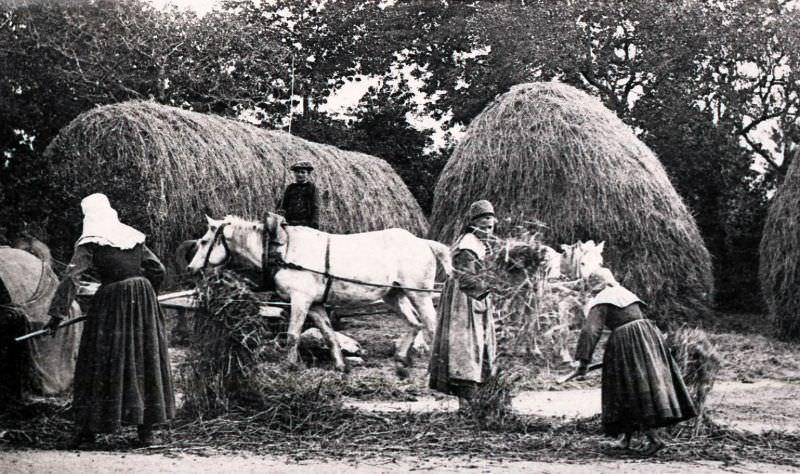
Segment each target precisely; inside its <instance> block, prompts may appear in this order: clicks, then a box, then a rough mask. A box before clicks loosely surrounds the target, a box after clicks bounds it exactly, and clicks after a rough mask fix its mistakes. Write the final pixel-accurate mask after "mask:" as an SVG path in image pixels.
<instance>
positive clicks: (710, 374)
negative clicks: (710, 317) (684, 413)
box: [666, 326, 722, 416]
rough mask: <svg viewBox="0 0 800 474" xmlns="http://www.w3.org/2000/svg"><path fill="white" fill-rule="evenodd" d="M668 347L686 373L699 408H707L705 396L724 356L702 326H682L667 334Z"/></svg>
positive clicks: (698, 409) (703, 409)
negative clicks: (721, 356)
mask: <svg viewBox="0 0 800 474" xmlns="http://www.w3.org/2000/svg"><path fill="white" fill-rule="evenodd" d="M666 345H667V348H668V349H669V351H670V353H672V357H674V358H675V362H677V364H678V368H679V369H680V370H681V375H683V381H684V382H685V383H686V387H687V388H688V389H689V393H690V394H691V396H692V400H694V403H695V407H696V408H697V411H698V412H699V413H700V414H701V416H702V414H703V413H704V412H705V405H706V399H707V398H708V394H709V393H710V392H711V389H712V388H714V381H715V380H716V378H717V374H718V373H719V370H720V367H721V366H722V360H721V358H720V356H719V352H718V351H717V348H716V347H714V344H712V343H711V340H709V338H708V334H706V332H705V331H703V330H702V329H699V328H690V327H688V326H681V327H680V328H678V329H677V330H675V331H672V332H670V333H669V335H668V336H667V341H666Z"/></svg>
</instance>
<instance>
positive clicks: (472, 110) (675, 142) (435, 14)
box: [398, 0, 800, 306]
mask: <svg viewBox="0 0 800 474" xmlns="http://www.w3.org/2000/svg"><path fill="white" fill-rule="evenodd" d="M399 8H403V9H405V10H406V13H405V16H406V17H412V18H416V21H417V22H418V23H419V24H417V25H415V28H416V31H418V32H419V34H418V35H416V36H412V37H411V38H410V39H409V40H408V41H407V44H408V46H407V48H408V51H407V52H406V54H405V56H406V57H407V58H409V59H408V61H409V62H410V63H413V64H415V65H416V67H417V71H418V75H419V77H421V78H425V86H424V87H423V91H425V92H426V93H427V94H428V96H429V97H431V98H434V97H435V98H436V100H435V101H433V100H432V101H431V102H430V104H429V107H430V109H431V111H432V112H433V113H435V114H437V115H439V116H446V115H447V114H448V113H451V117H452V119H451V120H452V122H454V123H464V124H468V123H469V122H470V121H471V120H472V119H473V118H474V117H475V116H476V115H477V114H478V113H479V112H480V111H481V110H483V108H484V107H485V106H486V105H487V104H488V103H489V101H491V100H492V98H493V97H494V96H496V95H498V94H500V93H504V92H506V91H507V90H509V89H510V87H511V86H512V85H514V84H518V83H521V82H531V81H541V80H550V79H558V80H561V81H564V82H567V83H569V84H572V85H574V86H576V87H578V88H581V89H584V90H586V91H588V92H590V93H592V94H593V95H597V96H598V97H600V98H601V99H602V100H603V102H604V103H605V105H606V106H607V107H609V108H610V109H612V110H613V111H614V112H615V113H616V114H617V115H618V116H619V117H620V118H622V119H623V120H624V121H625V122H626V123H628V124H629V125H631V126H633V127H634V128H635V129H636V130H637V133H638V134H639V135H640V137H641V138H642V139H643V140H644V141H645V143H647V144H648V145H649V146H651V148H653V150H654V151H655V152H656V153H657V155H658V156H659V157H660V158H661V160H662V161H663V162H664V165H665V167H666V168H667V172H668V174H669V176H670V178H671V180H672V181H673V183H674V185H675V187H676V188H677V189H678V190H679V191H680V193H681V195H682V197H684V199H686V200H687V203H688V204H689V206H690V208H691V209H692V211H693V213H694V214H695V215H696V216H697V220H698V223H699V225H700V228H701V230H702V232H703V235H704V238H705V239H706V242H707V243H708V245H709V248H710V250H711V251H712V253H713V255H714V257H715V261H716V279H717V282H719V283H720V284H721V285H722V287H721V296H723V298H720V301H726V302H730V303H731V305H733V306H735V305H737V304H739V305H741V304H749V306H753V305H758V304H759V301H760V299H759V295H758V292H757V291H756V290H755V289H756V288H757V286H758V285H756V284H755V283H756V282H755V279H754V275H755V271H754V269H755V268H756V267H757V259H756V257H755V255H756V252H755V249H756V247H755V246H756V245H757V241H758V235H759V234H760V230H761V226H762V223H763V215H764V214H765V212H764V210H765V209H764V206H765V203H766V194H765V192H766V191H768V190H769V189H770V188H774V183H775V182H779V181H780V179H781V177H782V176H783V175H784V174H785V172H786V169H787V167H788V163H789V161H790V160H789V156H790V155H791V151H792V150H793V149H794V148H795V147H796V146H797V144H798V142H799V141H800V136H798V126H800V120H799V119H798V114H799V113H800V95H799V94H798V91H799V90H800V48H799V47H798V44H799V43H800V15H797V14H796V13H797V12H796V11H793V10H792V8H794V7H792V6H791V5H790V4H789V2H781V1H773V0H770V1H764V2H752V1H748V0H727V1H722V2H700V1H692V2H660V1H657V0H642V1H637V2H627V1H623V0H612V1H606V0H593V1H587V2H570V1H567V0H562V1H555V2H554V1H545V0H539V1H531V2H524V3H523V2H488V1H477V2H469V3H462V2H444V1H436V2H425V3H424V4H421V3H419V2H400V3H399ZM398 28H402V25H401V24H398ZM765 134H766V135H770V136H771V137H772V138H773V139H774V140H775V143H776V146H775V147H774V149H772V148H770V147H765V146H762V145H760V144H759V143H760V140H759V138H758V137H759V136H762V135H765ZM754 162H756V164H757V165H758V167H763V168H764V169H765V173H764V174H763V175H762V176H758V177H756V176H754V175H755V173H753V171H752V170H751V169H750V168H751V165H752V164H753V163H754ZM709 178H710V180H711V183H709V182H708V181H709ZM756 178H758V179H756ZM709 184H710V185H709ZM744 216H747V217H746V218H743V217H744ZM742 259H744V260H742ZM732 275H735V277H732ZM727 296H731V297H732V299H730V298H727Z"/></svg>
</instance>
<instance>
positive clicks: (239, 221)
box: [222, 214, 264, 230]
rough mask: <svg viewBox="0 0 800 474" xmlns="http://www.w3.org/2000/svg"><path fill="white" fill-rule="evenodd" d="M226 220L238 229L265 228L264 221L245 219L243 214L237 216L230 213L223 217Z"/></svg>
mask: <svg viewBox="0 0 800 474" xmlns="http://www.w3.org/2000/svg"><path fill="white" fill-rule="evenodd" d="M222 220H223V221H224V222H227V223H228V224H230V225H231V226H233V227H234V228H236V229H242V228H244V227H250V228H251V229H255V230H264V223H263V222H261V221H255V220H250V219H245V218H244V217H241V216H235V215H233V214H228V215H227V216H225V217H224V218H223V219H222Z"/></svg>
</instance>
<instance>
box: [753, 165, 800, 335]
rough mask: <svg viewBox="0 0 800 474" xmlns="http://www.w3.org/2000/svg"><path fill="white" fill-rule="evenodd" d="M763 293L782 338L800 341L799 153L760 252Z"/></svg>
mask: <svg viewBox="0 0 800 474" xmlns="http://www.w3.org/2000/svg"><path fill="white" fill-rule="evenodd" d="M759 257H760V260H759V277H760V280H761V292H762V293H763V295H764V299H765V300H766V302H767V305H768V306H769V312H770V315H771V316H772V318H773V320H774V323H775V327H776V328H777V330H778V334H779V336H781V337H783V338H786V339H793V340H798V339H800V151H798V152H797V153H795V156H794V160H793V161H792V164H791V165H790V166H789V170H788V171H787V172H786V177H785V178H784V180H783V185H782V186H781V187H780V189H779V190H778V193H777V194H776V195H775V197H774V198H773V200H772V204H771V205H770V208H769V213H768V214H767V220H766V222H765V224H764V232H763V234H762V237H761V246H760V248H759Z"/></svg>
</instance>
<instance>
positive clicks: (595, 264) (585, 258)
mask: <svg viewBox="0 0 800 474" xmlns="http://www.w3.org/2000/svg"><path fill="white" fill-rule="evenodd" d="M605 245H606V243H605V242H600V243H599V244H595V243H594V240H590V241H588V242H578V248H579V249H580V258H579V260H578V276H579V277H581V278H587V277H588V276H589V274H591V273H592V272H593V271H595V270H597V269H598V268H600V267H602V266H603V249H604V248H605Z"/></svg>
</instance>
